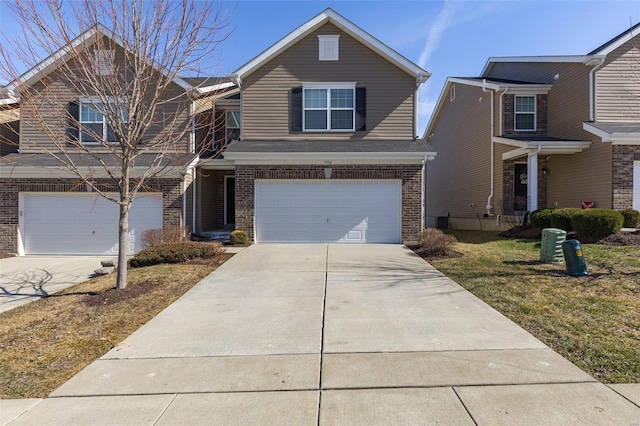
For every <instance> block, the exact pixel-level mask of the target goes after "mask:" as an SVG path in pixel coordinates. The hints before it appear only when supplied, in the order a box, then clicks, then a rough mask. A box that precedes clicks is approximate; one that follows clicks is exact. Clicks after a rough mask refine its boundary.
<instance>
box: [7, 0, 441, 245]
mask: <svg viewBox="0 0 640 426" xmlns="http://www.w3.org/2000/svg"><path fill="white" fill-rule="evenodd" d="M60 60H62V59H60ZM51 67H52V69H55V61H51ZM49 71H51V70H48V69H46V68H45V69H42V67H41V68H39V69H38V70H32V71H30V73H33V76H32V78H31V79H24V78H23V79H21V81H25V80H27V81H28V82H29V84H37V82H38V81H39V79H41V78H44V76H45V75H46V76H47V78H49V79H51V78H52V77H51V76H54V75H55V73H53V72H49ZM429 75H430V74H429V73H428V72H427V71H425V70H423V69H422V68H420V67H419V66H417V65H415V64H414V63H412V62H411V61H409V60H408V59H406V58H404V57H403V56H401V55H400V54H398V53H397V52H395V51H394V50H393V49H391V48H389V47H388V46H386V45H385V44H383V43H381V42H380V41H379V40H377V39H375V38H374V37H372V36H371V35H370V34H368V33H366V32H365V31H363V30H362V29H360V28H359V27H357V26H356V25H354V24H353V23H351V22H350V21H348V20H346V19H345V18H344V17H342V16H341V15H339V14H337V13H336V12H334V11H333V10H331V9H327V10H325V11H324V12H322V13H321V14H319V15H317V16H316V17H314V18H312V19H311V20H310V21H308V22H306V23H304V24H303V25H302V26H300V27H299V28H297V29H296V30H294V31H293V32H292V33H290V34H289V35H287V36H285V37H284V38H283V39H281V40H280V41H279V42H277V43H276V44H274V45H273V46H271V47H270V48H269V49H267V50H266V51H264V52H263V53H261V54H260V55H258V56H257V57H256V58H254V59H252V60H251V61H249V62H248V63H247V64H245V65H244V66H242V67H241V68H239V69H238V70H237V71H236V72H234V73H233V74H232V75H229V76H228V77H227V78H222V79H221V78H209V79H206V81H203V79H200V78H186V77H185V78H177V79H176V81H175V82H174V83H175V91H176V93H178V92H180V91H183V92H184V93H189V94H190V98H189V99H191V100H192V103H191V105H190V108H191V111H192V112H196V113H197V114H198V117H200V118H201V119H202V118H203V117H204V118H205V120H208V123H209V124H208V125H206V126H194V127H193V131H192V132H190V133H189V134H187V135H186V136H185V141H184V144H182V145H180V148H179V149H178V152H176V153H175V156H173V157H172V158H170V160H171V161H170V164H167V167H165V168H164V169H163V174H162V176H161V178H158V179H153V180H151V181H149V184H148V185H146V186H145V192H144V193H142V194H141V196H140V197H138V200H136V201H135V202H134V206H133V208H132V213H131V214H132V216H131V241H130V245H131V251H136V250H138V249H139V247H140V245H139V243H140V236H141V234H142V232H143V231H144V230H145V229H153V228H160V227H162V226H168V225H172V224H181V225H186V226H188V227H190V228H191V229H192V231H193V232H195V233H202V232H206V231H212V230H216V229H221V228H225V227H227V228H236V229H241V230H244V231H246V232H247V233H248V234H249V235H250V237H251V238H252V240H253V241H254V242H258V243H261V242H347V243H348V242H357V243H400V242H402V241H404V240H410V239H413V238H414V237H415V236H416V234H417V233H418V232H419V231H420V230H421V229H422V215H423V209H422V208H423V199H424V193H423V188H424V184H423V177H424V165H425V163H426V162H427V161H428V160H431V159H433V158H434V156H435V152H434V151H433V150H432V149H431V148H430V147H429V146H428V145H427V143H426V142H425V141H424V140H421V139H418V138H417V137H416V134H417V91H418V87H419V86H420V84H422V83H423V82H424V81H426V80H427V79H428V77H429ZM60 78H62V76H60ZM53 86H56V87H65V83H64V81H60V82H57V84H56V85H53ZM9 89H17V88H15V87H11V85H10V86H9ZM66 89H67V90H68V88H66ZM16 91H17V90H13V93H15V92H16ZM65 96H67V94H66V93H65ZM67 97H69V100H68V102H71V101H73V100H74V99H76V101H77V95H76V94H74V93H73V91H72V90H69V93H68V96H67ZM7 102H9V101H7ZM16 102H17V101H16ZM17 105H18V106H19V108H17V109H18V110H20V109H21V108H22V109H24V105H22V104H20V103H19V102H18V104H17ZM79 105H80V108H82V103H81V102H80V104H79ZM59 108H60V109H61V110H62V109H64V108H67V106H66V103H61V105H60V106H59ZM162 113H163V114H165V115H166V114H168V113H169V111H168V110H167V108H165V109H164V110H163V112H162ZM19 114H20V115H19V117H20V119H19V120H18V126H17V128H18V129H19V135H20V141H19V149H18V152H14V153H10V154H8V155H5V156H3V157H2V163H3V164H2V167H1V168H0V178H1V179H2V181H3V182H2V187H1V188H0V197H2V200H3V206H2V210H1V213H2V217H1V219H0V227H1V230H2V235H3V236H2V239H1V243H2V244H1V246H0V250H5V251H9V252H16V251H17V252H19V253H32V254H35V253H85V254H89V253H95V254H98V253H108V252H112V251H114V250H115V249H116V248H117V238H116V237H117V234H116V232H115V231H114V230H117V217H118V214H117V211H114V209H116V210H117V208H116V207H113V206H110V203H108V202H106V201H105V200H101V199H100V197H98V196H96V195H95V194H92V193H91V192H90V190H89V188H88V187H87V186H86V185H83V184H82V182H81V181H79V180H78V179H76V178H75V177H74V176H72V175H71V174H69V173H68V172H66V171H64V170H61V169H63V168H61V167H60V164H59V163H58V162H57V160H55V158H54V157H53V156H51V155H50V153H47V152H45V151H46V150H44V149H42V146H43V145H45V146H46V144H47V141H46V140H45V138H42V137H38V136H37V131H35V130H33V129H35V128H37V126H36V125H35V124H34V123H30V122H29V116H28V114H25V113H24V111H23V112H19ZM85 115H86V114H85ZM52 116H57V114H55V113H53V114H52ZM59 116H64V114H61V115H59ZM80 116H81V117H82V116H83V115H82V113H80ZM197 121H199V122H200V121H201V120H197ZM58 124H59V127H60V128H59V129H58V131H59V132H60V134H61V137H64V135H65V134H67V133H68V130H66V129H65V127H66V126H65V123H62V122H60V123H58ZM102 124H103V125H104V126H105V129H106V128H107V127H108V124H107V123H102ZM14 127H15V124H14ZM5 128H6V127H5ZM65 132H67V133H65ZM48 148H49V150H51V149H50V148H51V147H48ZM78 160H79V161H81V162H82V161H89V160H88V159H86V158H78ZM143 160H144V159H143V158H142V157H141V159H140V160H139V161H138V162H137V163H136V167H138V168H139V169H140V170H141V171H142V170H144V168H145V167H147V166H148V165H147V164H144V161H143ZM150 161H151V160H150ZM83 167H92V164H91V163H88V164H86V165H83ZM100 178H103V177H101V176H97V175H96V176H94V179H100ZM105 185H108V182H106V181H105ZM105 190H108V187H107V188H105ZM114 221H115V222H114ZM107 229H109V230H110V231H107ZM98 237H100V238H98Z"/></svg>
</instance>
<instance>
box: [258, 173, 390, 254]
mask: <svg viewBox="0 0 640 426" xmlns="http://www.w3.org/2000/svg"><path fill="white" fill-rule="evenodd" d="M255 232H256V242H259V243H264V242H317V243H321V242H338V243H400V242H402V181H401V180H399V179H398V180H371V181H365V180H256V181H255Z"/></svg>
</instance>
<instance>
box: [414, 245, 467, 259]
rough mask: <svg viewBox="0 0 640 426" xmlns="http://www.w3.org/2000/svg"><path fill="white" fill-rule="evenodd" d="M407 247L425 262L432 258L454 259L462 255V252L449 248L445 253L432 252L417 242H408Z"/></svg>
mask: <svg viewBox="0 0 640 426" xmlns="http://www.w3.org/2000/svg"><path fill="white" fill-rule="evenodd" d="M407 247H408V248H409V249H411V250H413V252H414V253H415V254H417V255H418V256H420V257H421V258H423V259H424V260H426V261H427V262H431V261H433V260H444V259H455V258H458V257H463V256H464V255H463V254H462V253H460V252H459V251H455V250H450V251H448V252H446V253H438V254H434V253H433V252H432V251H431V250H430V249H429V248H428V247H422V246H420V245H419V244H408V245H407Z"/></svg>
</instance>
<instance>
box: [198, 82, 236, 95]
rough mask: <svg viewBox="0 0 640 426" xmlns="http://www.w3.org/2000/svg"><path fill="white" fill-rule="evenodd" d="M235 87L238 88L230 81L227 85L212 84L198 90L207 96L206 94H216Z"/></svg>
mask: <svg viewBox="0 0 640 426" xmlns="http://www.w3.org/2000/svg"><path fill="white" fill-rule="evenodd" d="M233 86H236V84H235V83H234V82H232V81H228V82H226V83H219V84H212V85H210V86H203V87H200V88H199V89H198V90H200V93H201V94H205V93H209V92H215V91H218V90H222V89H226V88H228V87H233ZM225 93H226V92H225Z"/></svg>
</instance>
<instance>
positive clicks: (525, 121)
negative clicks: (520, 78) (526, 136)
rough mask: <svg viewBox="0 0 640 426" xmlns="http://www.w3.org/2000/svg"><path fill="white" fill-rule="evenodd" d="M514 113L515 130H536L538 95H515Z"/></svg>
mask: <svg viewBox="0 0 640 426" xmlns="http://www.w3.org/2000/svg"><path fill="white" fill-rule="evenodd" d="M514 115H515V117H514V120H515V123H514V130H517V131H531V130H536V97H535V96H515V98H514Z"/></svg>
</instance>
